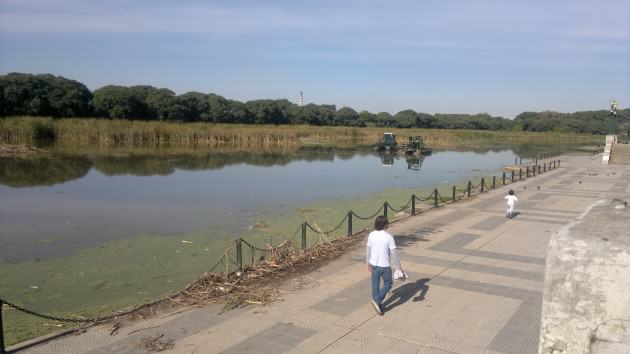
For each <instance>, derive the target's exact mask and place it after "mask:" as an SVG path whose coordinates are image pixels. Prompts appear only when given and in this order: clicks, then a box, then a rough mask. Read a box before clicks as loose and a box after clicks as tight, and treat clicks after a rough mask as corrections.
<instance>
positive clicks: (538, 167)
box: [538, 165, 540, 174]
mask: <svg viewBox="0 0 630 354" xmlns="http://www.w3.org/2000/svg"><path fill="white" fill-rule="evenodd" d="M538 174H540V165H538Z"/></svg>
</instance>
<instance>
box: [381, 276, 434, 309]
mask: <svg viewBox="0 0 630 354" xmlns="http://www.w3.org/2000/svg"><path fill="white" fill-rule="evenodd" d="M430 280H431V278H422V279H418V280H416V281H415V282H413V283H407V284H405V285H402V286H399V287H397V288H396V289H394V290H393V291H392V292H391V295H390V296H389V297H388V298H387V300H385V302H383V310H384V311H389V310H391V309H393V308H394V307H396V306H400V305H402V304H404V303H405V302H407V301H409V299H411V298H412V297H413V302H418V301H422V300H424V297H425V295H426V294H427V291H429V285H428V284H427V283H428V282H429V281H430ZM416 294H417V296H415V297H414V295H416Z"/></svg>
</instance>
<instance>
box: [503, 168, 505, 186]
mask: <svg viewBox="0 0 630 354" xmlns="http://www.w3.org/2000/svg"><path fill="white" fill-rule="evenodd" d="M503 185H504V186H505V171H503Z"/></svg>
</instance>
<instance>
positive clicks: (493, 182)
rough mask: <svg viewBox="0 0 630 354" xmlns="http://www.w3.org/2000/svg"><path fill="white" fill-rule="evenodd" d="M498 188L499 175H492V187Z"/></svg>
mask: <svg viewBox="0 0 630 354" xmlns="http://www.w3.org/2000/svg"><path fill="white" fill-rule="evenodd" d="M496 188H497V176H492V189H496Z"/></svg>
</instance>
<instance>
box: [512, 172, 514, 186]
mask: <svg viewBox="0 0 630 354" xmlns="http://www.w3.org/2000/svg"><path fill="white" fill-rule="evenodd" d="M512 183H514V170H512Z"/></svg>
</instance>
